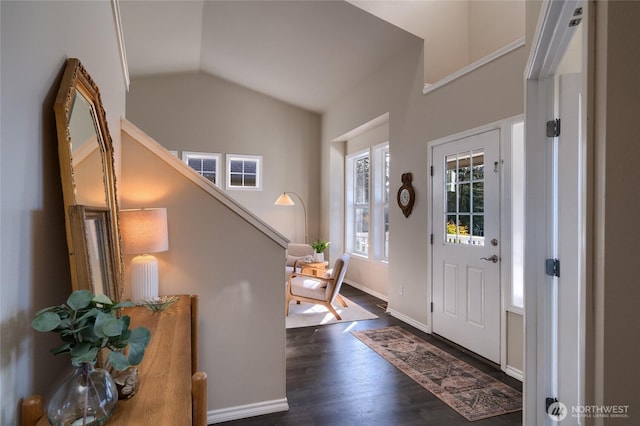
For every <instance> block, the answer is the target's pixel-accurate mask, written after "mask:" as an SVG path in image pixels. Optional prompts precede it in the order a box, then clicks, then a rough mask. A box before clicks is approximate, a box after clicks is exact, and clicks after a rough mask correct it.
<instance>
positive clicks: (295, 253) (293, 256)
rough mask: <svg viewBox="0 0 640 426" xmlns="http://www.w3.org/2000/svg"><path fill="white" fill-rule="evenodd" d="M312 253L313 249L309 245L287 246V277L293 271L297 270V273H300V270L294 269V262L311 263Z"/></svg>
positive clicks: (293, 244)
mask: <svg viewBox="0 0 640 426" xmlns="http://www.w3.org/2000/svg"><path fill="white" fill-rule="evenodd" d="M314 252H315V250H313V247H311V246H310V245H309V244H296V243H291V244H289V245H288V247H287V263H286V266H285V271H286V273H287V275H289V274H290V273H291V272H293V270H294V269H297V272H300V269H299V268H296V262H297V261H311V260H312V259H313V254H314Z"/></svg>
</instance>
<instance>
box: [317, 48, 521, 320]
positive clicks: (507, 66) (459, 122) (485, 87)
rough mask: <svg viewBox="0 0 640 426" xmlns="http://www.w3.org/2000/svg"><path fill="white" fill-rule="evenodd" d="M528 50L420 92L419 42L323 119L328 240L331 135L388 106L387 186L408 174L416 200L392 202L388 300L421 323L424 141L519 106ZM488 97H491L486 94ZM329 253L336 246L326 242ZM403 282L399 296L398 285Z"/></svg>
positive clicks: (335, 184) (337, 224)
mask: <svg viewBox="0 0 640 426" xmlns="http://www.w3.org/2000/svg"><path fill="white" fill-rule="evenodd" d="M526 58H527V49H526V48H520V49H518V50H516V51H514V52H512V53H510V54H508V55H506V56H503V57H502V58H500V59H498V60H496V61H494V62H491V63H489V64H487V65H485V66H484V67H482V68H480V69H478V70H476V71H474V72H472V73H470V74H467V75H466V76H464V77H462V78H460V79H458V80H455V81H454V82H452V83H450V84H448V85H446V86H444V87H442V88H440V89H438V90H436V91H434V92H431V93H429V94H428V95H423V94H422V56H421V46H415V48H414V49H411V50H408V51H406V52H402V53H401V54H400V55H398V57H396V58H395V60H394V61H392V62H391V63H390V64H389V65H388V66H387V67H385V68H382V69H380V70H379V71H378V72H377V73H376V74H375V75H374V76H372V77H371V78H370V79H369V80H367V81H365V82H364V83H363V84H361V85H360V86H358V87H356V88H354V89H353V90H352V91H350V92H349V93H348V94H347V95H346V96H344V97H343V98H342V99H340V100H339V101H338V102H336V103H335V104H334V105H333V106H332V107H331V108H330V109H329V111H328V112H327V113H326V114H325V115H324V120H323V140H322V144H323V146H322V149H323V157H322V158H323V161H324V163H323V169H322V172H323V189H322V197H323V198H322V205H323V206H326V208H325V209H324V210H323V215H324V216H323V217H327V218H328V217H331V220H330V221H323V225H324V226H326V227H327V229H329V230H330V235H331V237H330V238H332V239H333V240H335V239H337V238H338V236H340V235H342V232H343V229H342V228H343V224H342V223H341V221H340V218H338V217H336V216H335V215H333V216H332V211H342V209H343V206H342V199H343V197H342V187H343V185H342V181H341V180H340V179H332V177H331V174H330V173H329V170H330V169H331V167H333V165H332V164H335V165H337V164H338V163H339V162H340V161H342V156H341V155H339V153H337V152H335V143H332V140H333V139H334V138H336V137H339V136H340V135H342V134H344V133H346V132H348V131H350V130H351V129H355V128H357V127H358V126H360V125H361V124H363V123H366V122H368V121H369V120H371V119H373V118H375V117H378V116H380V115H382V114H383V113H385V112H389V141H390V153H391V158H392V160H391V184H392V189H394V188H395V189H394V190H397V188H398V187H399V186H400V184H401V182H400V175H401V174H402V173H403V172H407V171H410V172H412V173H413V186H414V188H415V190H416V203H415V205H414V208H413V213H412V214H411V216H409V217H408V218H405V217H404V216H403V214H402V212H401V211H400V209H399V208H397V207H395V205H394V206H393V208H391V209H390V215H389V217H390V225H389V227H390V230H391V231H390V232H391V233H390V255H389V277H390V278H389V288H388V298H389V307H390V308H391V309H393V310H395V311H397V312H399V313H401V314H402V315H405V316H407V317H409V318H411V319H413V320H414V321H417V322H419V323H421V324H425V325H426V324H427V322H428V320H427V318H428V309H427V308H428V306H427V276H428V274H429V273H430V272H429V270H428V268H427V265H428V257H427V247H428V234H427V225H428V221H429V220H430V219H429V216H428V205H429V203H428V201H427V200H428V196H429V195H428V189H427V170H428V167H427V142H428V141H430V140H433V139H437V138H439V137H443V136H446V135H450V134H454V133H457V132H460V131H463V130H466V129H471V128H474V127H477V126H480V125H484V124H487V123H491V122H494V121H496V120H499V119H503V118H507V117H511V116H514V115H518V114H522V113H523V109H524V107H523V105H524V98H523V96H524V94H523V83H522V78H523V77H522V75H523V74H522V73H523V69H524V64H525V61H526ZM488 99H490V100H491V102H488V101H487V100H488ZM331 249H332V254H335V253H337V252H338V251H339V250H341V247H339V246H338V245H337V244H336V245H332V246H331ZM400 286H403V287H404V288H403V294H402V295H400V291H399V287H400Z"/></svg>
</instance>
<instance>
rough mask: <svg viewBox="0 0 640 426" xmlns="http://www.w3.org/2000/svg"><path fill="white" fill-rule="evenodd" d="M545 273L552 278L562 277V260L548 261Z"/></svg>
mask: <svg viewBox="0 0 640 426" xmlns="http://www.w3.org/2000/svg"><path fill="white" fill-rule="evenodd" d="M545 271H546V272H547V275H549V276H550V277H559V276H560V260H558V259H547V260H546V261H545Z"/></svg>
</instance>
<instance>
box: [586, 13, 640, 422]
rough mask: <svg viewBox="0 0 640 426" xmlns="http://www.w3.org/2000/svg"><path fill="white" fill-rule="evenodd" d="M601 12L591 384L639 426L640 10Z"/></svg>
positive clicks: (601, 400) (597, 398)
mask: <svg viewBox="0 0 640 426" xmlns="http://www.w3.org/2000/svg"><path fill="white" fill-rule="evenodd" d="M596 11H597V13H598V14H599V15H598V16H597V18H596V19H597V27H598V32H597V34H596V51H597V54H596V57H595V61H596V70H595V82H596V86H595V99H596V103H595V114H594V115H595V172H594V179H595V185H596V191H595V196H594V203H595V209H594V218H595V221H594V244H595V253H594V255H595V262H594V264H595V268H594V270H593V276H594V289H593V301H594V302H593V311H592V310H591V306H589V308H588V316H587V321H588V323H587V327H588V328H587V339H588V341H590V342H592V343H593V344H594V353H593V355H594V357H593V361H594V364H587V372H588V373H590V377H587V383H588V384H591V378H592V377H591V374H593V378H594V381H593V386H594V388H593V391H594V392H593V393H588V394H587V401H588V402H591V401H593V402H592V403H595V404H604V405H629V419H622V420H621V421H620V423H619V424H625V423H629V422H631V423H635V422H637V418H638V416H639V414H638V407H639V406H640V393H638V390H637V384H638V381H640V372H639V371H640V370H638V366H637V363H638V352H640V340H639V339H638V331H639V330H640V327H639V326H638V324H639V321H638V304H639V303H640V286H639V285H638V278H637V269H636V266H637V264H638V255H637V252H636V251H635V250H634V249H633V248H632V247H633V244H634V243H635V241H638V239H639V238H640V228H639V227H638V226H637V223H638V209H639V208H640V191H638V182H639V181H640V168H638V167H635V166H633V164H632V163H633V161H635V159H637V158H640V143H638V141H639V140H640V131H639V127H638V117H639V116H640V101H639V99H640V83H639V82H638V75H639V74H640V56H639V55H638V52H640V28H639V27H638V25H637V24H636V23H635V20H636V18H637V17H638V16H640V2H624V1H620V2H617V1H616V2H606V3H604V4H603V3H598V4H597V5H596ZM629 225H631V226H629ZM622 229H624V232H620V231H621V230H622ZM588 291H590V289H588ZM589 314H593V316H591V315H589ZM590 318H592V319H593V322H591V321H589V319H590ZM592 337H593V340H591V339H592ZM587 355H588V358H587V362H589V361H591V357H590V355H591V353H590V352H588V354H587ZM591 367H593V368H591ZM591 398H593V399H591ZM610 422H611V424H613V423H614V422H613V421H610ZM605 423H606V424H609V422H608V421H606V420H605ZM596 424H597V423H596ZM615 424H618V423H615Z"/></svg>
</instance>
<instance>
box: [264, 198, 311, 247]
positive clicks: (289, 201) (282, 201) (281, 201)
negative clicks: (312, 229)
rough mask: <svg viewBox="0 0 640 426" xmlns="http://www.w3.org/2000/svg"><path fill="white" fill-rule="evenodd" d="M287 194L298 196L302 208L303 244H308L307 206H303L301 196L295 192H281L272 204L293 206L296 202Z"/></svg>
mask: <svg viewBox="0 0 640 426" xmlns="http://www.w3.org/2000/svg"><path fill="white" fill-rule="evenodd" d="M289 194H291V195H295V196H296V197H298V199H299V200H300V204H302V209H303V210H304V242H305V244H309V231H308V228H307V206H305V204H304V201H302V197H301V196H299V195H298V194H296V193H295V192H283V193H282V195H281V196H279V197H278V199H277V200H276V202H275V203H273V204H274V205H276V206H295V205H296V203H294V202H293V200H292V199H291V197H290V196H289Z"/></svg>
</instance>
